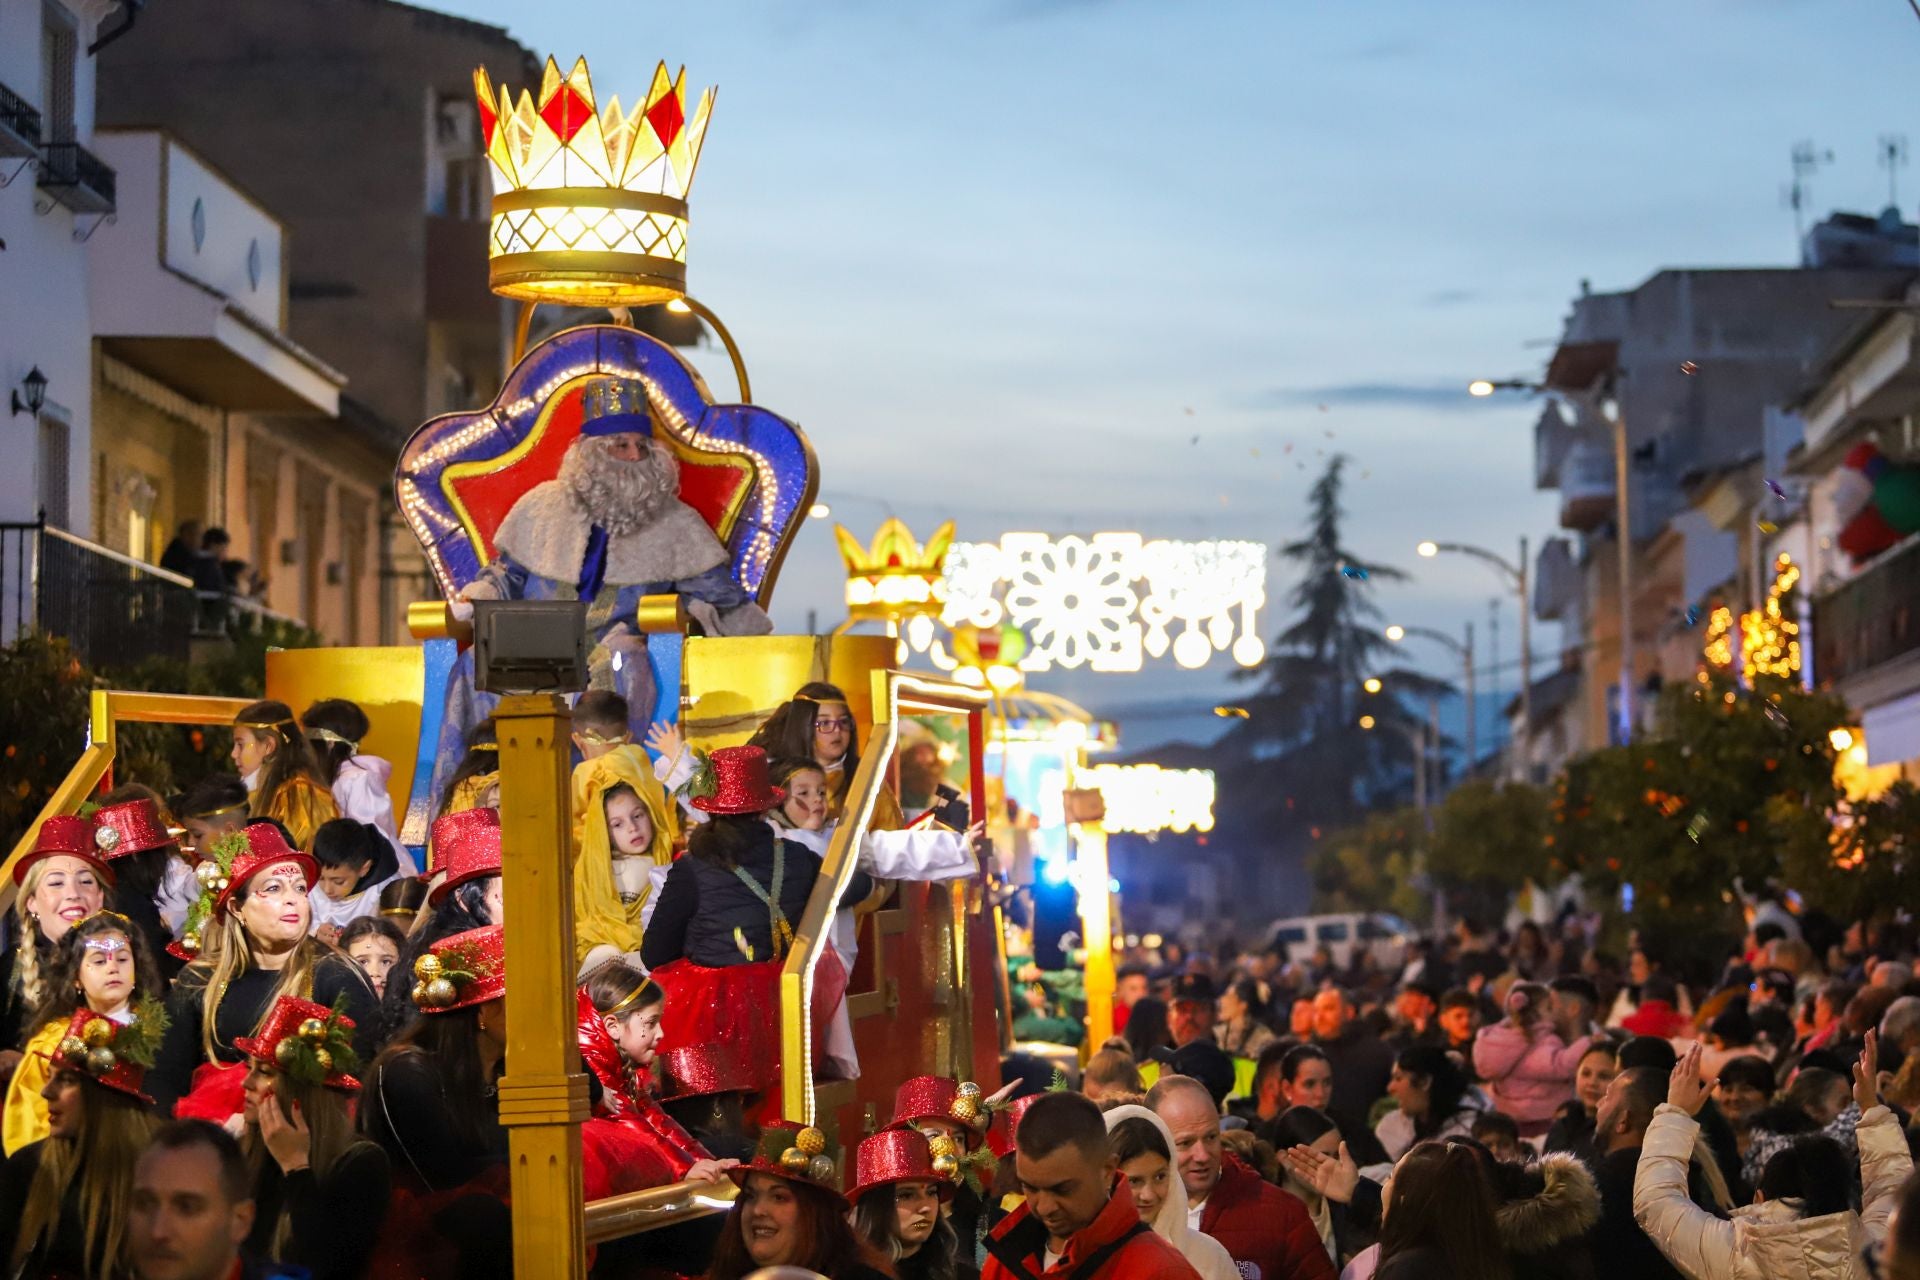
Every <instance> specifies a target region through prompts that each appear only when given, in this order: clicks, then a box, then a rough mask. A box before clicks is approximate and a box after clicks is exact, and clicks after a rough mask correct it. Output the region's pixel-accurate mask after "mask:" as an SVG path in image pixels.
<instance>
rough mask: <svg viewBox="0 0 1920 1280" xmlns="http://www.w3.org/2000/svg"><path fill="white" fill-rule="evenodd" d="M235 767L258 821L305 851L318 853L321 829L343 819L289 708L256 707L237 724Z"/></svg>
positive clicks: (243, 713) (275, 705) (280, 704)
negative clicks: (270, 823)
mask: <svg viewBox="0 0 1920 1280" xmlns="http://www.w3.org/2000/svg"><path fill="white" fill-rule="evenodd" d="M231 754H232V757H233V767H234V769H235V770H237V771H238V772H239V774H240V780H241V781H242V782H244V783H246V784H247V795H248V798H249V804H250V807H251V810H252V813H253V816H254V817H256V818H272V819H273V820H274V821H275V822H278V823H279V824H280V825H281V826H283V827H285V828H286V829H287V836H288V839H289V840H291V841H292V843H293V844H295V845H297V846H298V847H299V848H302V849H311V848H312V847H313V835H314V832H316V831H318V830H319V829H320V824H322V823H324V822H331V821H332V820H333V819H335V818H337V817H339V816H340V814H339V812H338V810H336V809H335V808H334V803H333V792H331V791H329V790H328V789H327V784H326V783H325V782H323V781H322V780H321V777H320V764H319V762H318V761H317V760H315V759H314V758H313V748H312V747H311V746H309V745H308V743H307V738H306V735H305V734H304V733H302V732H301V731H300V723H299V721H297V720H295V719H294V718H293V708H291V707H289V706H288V705H287V704H286V703H284V702H273V701H271V700H269V701H263V702H253V703H249V704H248V705H246V706H244V707H242V708H241V709H240V714H239V715H237V716H235V717H234V718H233V751H232V753H231Z"/></svg>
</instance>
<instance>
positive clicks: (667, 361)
mask: <svg viewBox="0 0 1920 1280" xmlns="http://www.w3.org/2000/svg"><path fill="white" fill-rule="evenodd" d="M597 375H611V376H613V377H617V378H631V379H635V380H638V381H641V382H644V383H645V384H646V386H647V391H648V396H649V398H650V399H651V400H652V402H653V406H654V409H655V411H656V415H655V416H656V418H657V420H658V421H659V422H660V423H661V424H662V430H661V433H660V438H661V439H663V440H665V441H666V443H667V445H668V446H669V447H670V448H671V449H672V450H673V451H674V453H675V454H676V455H677V456H678V457H679V459H680V497H681V500H682V501H684V502H685V503H686V504H687V505H688V506H690V507H692V508H693V509H694V510H695V511H698V512H699V513H700V515H701V516H702V517H704V518H705V519H706V521H707V523H708V524H709V525H711V526H712V527H713V530H714V532H715V533H716V534H717V535H718V536H719V538H720V541H721V542H722V543H723V544H725V546H726V548H727V551H728V553H729V555H730V556H731V558H732V571H733V576H734V579H735V581H737V582H739V583H740V585H741V586H742V587H744V588H746V589H747V590H748V591H751V592H753V593H754V594H755V595H756V596H757V597H758V598H759V600H760V603H761V604H762V605H763V606H764V605H765V604H766V603H767V601H768V599H769V598H770V597H771V595H772V592H773V584H774V579H775V578H776V576H777V575H778V574H779V570H780V563H781V561H782V560H783V559H784V558H785V556H786V553H787V546H788V544H789V543H790V542H791V541H792V539H793V535H794V533H795V532H796V531H797V530H798V527H799V524H800V521H801V520H802V519H803V518H804V517H805V515H806V512H807V509H808V508H809V507H810V506H812V504H813V497H814V493H815V490H816V489H817V488H818V487H819V469H818V465H817V464H816V462H815V460H814V456H813V448H812V446H811V445H809V444H808V443H807V438H806V436H805V435H804V434H803V433H802V432H801V430H800V428H799V427H797V426H795V425H794V424H793V423H791V422H788V421H787V420H786V419H785V418H782V417H780V416H779V415H778V414H775V413H771V412H769V411H767V410H765V409H762V408H759V407H758V406H755V405H742V404H714V403H713V401H712V399H711V397H710V395H709V393H708V391H707V388H706V385H705V383H703V382H702V381H701V379H700V375H699V374H698V373H696V372H695V371H694V369H693V367H692V366H691V365H689V364H687V362H686V361H685V360H683V359H681V358H680V355H679V353H678V352H676V351H674V349H673V348H672V347H669V346H667V345H666V344H665V343H663V342H661V341H659V340H658V339H656V338H652V337H649V336H647V335H646V334H643V333H638V332H636V331H634V330H632V329H626V328H622V327H620V326H617V325H586V326H582V327H580V328H577V329H569V330H567V331H565V332H564V333H559V334H556V335H554V336H553V337H551V338H549V339H547V340H546V341H545V342H543V343H541V344H540V345H539V346H537V347H535V348H534V349H533V350H532V351H530V352H528V353H527V354H526V356H525V357H524V358H523V359H522V360H521V361H520V363H519V364H518V365H516V366H515V367H514V370H513V372H512V373H510V374H508V375H507V380H506V384H505V385H504V386H503V387H502V388H501V390H500V395H499V397H498V398H497V399H495V400H494V402H493V404H492V405H491V406H489V407H488V408H486V409H484V410H480V411H478V412H473V413H453V414H446V415H443V416H441V417H438V418H435V419H433V420H432V421H431V422H428V423H427V424H426V425H424V426H422V427H421V428H420V429H419V430H418V431H416V432H414V433H413V437H412V438H411V439H409V440H408V441H407V445H406V448H405V449H403V450H402V451H401V453H400V464H399V466H398V467H397V468H396V470H395V473H394V494H395V499H396V501H397V502H398V504H399V507H400V514H401V516H402V517H403V518H404V519H405V520H406V522H407V526H408V527H409V528H410V529H412V530H413V534H414V536H415V537H416V538H418V539H419V540H420V545H421V547H422V548H423V549H424V550H425V552H426V555H427V562H428V563H429V564H430V565H431V566H432V568H433V574H434V577H435V579H436V580H437V581H438V582H439V584H440V589H441V591H443V592H445V593H446V595H447V596H448V598H452V597H453V596H455V595H457V594H458V593H459V592H460V589H461V588H462V587H464V586H466V585H467V584H468V583H470V582H472V581H473V579H474V578H475V577H476V576H477V575H478V574H479V572H480V570H481V569H482V568H483V567H484V566H485V565H486V563H487V561H488V560H490V559H491V558H492V556H493V534H494V530H495V529H497V528H498V527H499V525H500V522H501V521H502V520H504V519H506V516H507V512H508V511H509V510H510V509H511V508H512V507H513V504H514V502H515V501H517V500H518V499H519V498H520V496H521V495H522V494H524V493H526V492H527V491H528V490H529V489H531V488H533V486H535V485H536V484H539V483H540V482H542V481H544V480H551V479H553V477H554V476H555V475H557V474H558V473H559V470H560V460H561V458H562V457H563V456H564V455H565V453H566V451H567V446H568V445H570V444H572V443H573V441H574V439H575V438H576V437H577V436H578V435H579V433H580V420H581V404H580V392H581V389H582V388H583V387H584V386H585V384H586V382H587V381H588V379H590V378H593V377H595V376H597Z"/></svg>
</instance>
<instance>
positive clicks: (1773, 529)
mask: <svg viewBox="0 0 1920 1280" xmlns="http://www.w3.org/2000/svg"><path fill="white" fill-rule="evenodd" d="M1753 527H1754V528H1756V529H1758V530H1759V531H1760V532H1762V533H1778V532H1780V526H1779V525H1777V524H1775V523H1774V522H1773V521H1771V520H1756V521H1754V525H1753Z"/></svg>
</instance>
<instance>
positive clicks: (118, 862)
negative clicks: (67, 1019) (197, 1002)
mask: <svg viewBox="0 0 1920 1280" xmlns="http://www.w3.org/2000/svg"><path fill="white" fill-rule="evenodd" d="M145 790H146V788H144V787H138V788H136V787H122V788H120V789H119V790H118V791H114V792H111V793H109V794H108V795H107V797H106V802H105V803H103V804H102V805H101V806H100V807H99V808H98V809H95V810H94V811H93V827H94V831H93V836H94V843H95V844H96V845H98V846H99V849H100V852H101V853H102V854H104V855H106V859H107V866H108V867H109V868H111V870H112V871H113V885H112V887H111V888H109V889H108V890H107V906H108V907H110V908H112V909H113V910H114V911H117V912H119V913H120V914H121V915H123V916H125V917H126V918H127V919H128V920H130V921H132V922H133V927H134V928H135V929H137V930H139V932H140V936H141V939H142V940H143V941H144V942H145V943H146V945H147V947H148V949H149V950H150V951H152V952H153V954H154V955H155V956H156V957H165V958H164V959H161V961H160V966H161V970H162V976H164V977H165V978H166V979H168V980H169V981H171V980H172V978H173V976H174V974H176V973H178V972H179V971H180V968H181V962H180V961H179V960H178V959H176V958H175V957H173V956H170V955H168V954H167V951H166V946H167V944H168V943H170V942H172V941H173V931H172V930H171V929H169V928H167V924H166V921H165V920H163V919H161V916H160V898H161V895H162V893H163V891H165V890H167V889H168V887H169V885H177V884H178V883H179V881H182V880H184V881H185V882H186V883H188V884H190V885H193V887H194V888H196V889H197V888H198V887H199V886H198V885H197V884H196V883H195V882H194V880H193V876H192V874H191V873H190V872H189V871H188V870H187V864H186V860H185V859H184V858H182V857H181V856H180V845H179V843H178V842H177V841H176V840H175V839H174V838H173V832H171V831H169V830H167V824H166V823H165V822H164V821H162V820H161V817H160V806H159V805H158V804H157V803H156V802H155V801H154V800H153V799H152V797H150V796H148V795H144V794H141V793H142V792H144V791H145ZM176 867H177V868H178V869H179V873H178V876H176V875H175V873H174V869H175V868H176Z"/></svg>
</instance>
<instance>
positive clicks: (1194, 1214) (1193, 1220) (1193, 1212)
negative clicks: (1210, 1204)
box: [1187, 1200, 1207, 1231]
mask: <svg viewBox="0 0 1920 1280" xmlns="http://www.w3.org/2000/svg"><path fill="white" fill-rule="evenodd" d="M1206 1212H1207V1202H1206V1201H1205V1200H1202V1201H1201V1202H1200V1203H1199V1204H1192V1205H1188V1206H1187V1230H1189V1231H1198V1230H1199V1229H1200V1219H1201V1218H1202V1217H1204V1216H1205V1215H1206Z"/></svg>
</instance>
